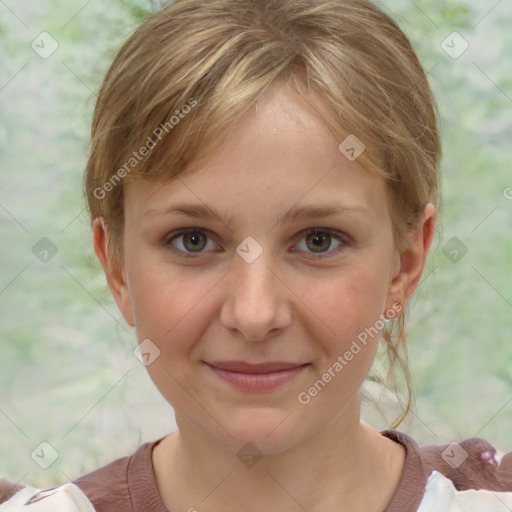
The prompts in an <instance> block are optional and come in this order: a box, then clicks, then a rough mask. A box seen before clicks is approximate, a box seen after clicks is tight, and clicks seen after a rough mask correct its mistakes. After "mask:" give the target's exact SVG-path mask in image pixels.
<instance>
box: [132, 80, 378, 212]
mask: <svg viewBox="0 0 512 512" xmlns="http://www.w3.org/2000/svg"><path fill="white" fill-rule="evenodd" d="M340 142H341V141H339V140H338V139H337V137H336V136H335V135H334V134H333V132H332V131H331V130H330V128H329V126H328V125H327V124H326V123H325V122H324V120H323V118H322V115H321V110H320V109H318V108H317V105H314V106H311V105H310V104H308V103H307V102H306V101H305V100H304V99H303V98H301V97H300V96H299V95H298V94H297V93H296V92H295V91H294V90H293V89H291V88H290V87H288V86H286V85H284V84H281V85H280V86H278V87H275V88H273V89H271V90H269V91H268V93H267V94H265V95H264V96H263V97H261V98H260V100H259V102H258V103H256V104H255V105H253V107H252V108H250V109H248V110H247V111H246V112H245V113H244V114H243V115H242V116H241V117H240V118H239V119H238V120H237V121H236V122H235V123H234V124H233V125H232V127H231V132H230V134H229V136H228V138H227V140H226V141H225V143H224V144H223V145H222V146H221V147H219V148H217V150H216V151H215V152H214V153H213V154H212V155H210V156H209V157H208V158H207V159H204V160H203V161H201V162H199V161H198V162H195V163H194V164H193V165H192V166H191V167H190V168H189V169H188V170H187V171H186V172H185V173H183V174H181V175H180V176H179V177H178V178H176V179H173V180H172V181H166V180H165V179H159V180H157V181H154V180H152V181H149V180H140V181H137V182H129V183H126V184H125V185H126V197H125V198H126V207H127V210H130V209H131V210H132V212H133V213H134V214H135V215H136V216H141V215H143V214H144V213H146V212H147V211H148V210H149V209H152V210H155V209H159V208H162V207H164V208H165V206H166V205H168V204H169V202H170V201H172V202H189V203H190V202H192V201H193V202H194V203H196V204H197V203H203V204H204V205H205V206H209V205H210V206H211V207H214V208H216V209H224V210H226V211H227V210H230V209H231V210H233V213H234V215H236V216H241V217H244V216H247V217H249V216H260V217H261V216H264V215H265V214H267V213H268V212H269V211H272V212H276V211H283V209H286V210H288V209H289V208H290V207H291V206H293V205H294V204H297V205H298V206H300V203H303V204H312V203H314V204H316V205H318V204H327V203H329V204H333V203H338V204H344V205H348V206H354V207H357V206H359V207H360V209H362V208H366V209H368V210H369V211H370V212H372V213H373V215H374V216H379V215H386V214H387V205H386V196H387V194H386V191H385V182H384V180H383V178H381V177H380V176H377V175H376V174H375V173H372V172H370V171H368V170H366V169H365V168H363V167H362V166H361V165H359V164H358V162H357V160H354V161H350V160H349V159H347V158H346V156H345V154H344V153H342V152H341V151H340V150H339V144H340ZM286 207H288V208H286ZM126 213H127V216H128V211H127V212H126ZM274 216H275V213H274ZM234 220H236V219H234Z"/></svg>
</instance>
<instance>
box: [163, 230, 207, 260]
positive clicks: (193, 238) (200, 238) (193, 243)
mask: <svg viewBox="0 0 512 512" xmlns="http://www.w3.org/2000/svg"><path fill="white" fill-rule="evenodd" d="M180 239H182V240H183V241H180V243H178V245H180V246H181V247H183V248H184V249H182V248H178V249H176V247H175V246H174V245H173V242H174V241H175V240H178V241H179V240H180ZM207 239H208V235H207V234H206V233H205V231H202V230H201V229H199V228H188V229H181V230H179V231H176V232H174V233H172V235H171V237H170V238H169V239H168V240H167V242H166V244H165V245H169V246H170V249H171V250H172V251H173V252H175V253H177V254H178V255H179V256H183V257H184V258H194V254H201V251H202V250H203V249H204V248H205V247H206V245H207V243H206V240H207ZM187 251H191V252H187Z"/></svg>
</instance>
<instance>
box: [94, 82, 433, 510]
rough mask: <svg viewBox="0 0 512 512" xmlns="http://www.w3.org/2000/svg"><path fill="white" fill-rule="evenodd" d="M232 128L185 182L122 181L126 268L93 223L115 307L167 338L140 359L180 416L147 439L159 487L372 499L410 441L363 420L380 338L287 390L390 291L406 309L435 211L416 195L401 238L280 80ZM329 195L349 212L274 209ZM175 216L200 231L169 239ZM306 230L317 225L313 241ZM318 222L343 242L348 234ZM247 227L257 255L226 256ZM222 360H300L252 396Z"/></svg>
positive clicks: (386, 300) (381, 502) (267, 499)
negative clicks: (419, 211)
mask: <svg viewBox="0 0 512 512" xmlns="http://www.w3.org/2000/svg"><path fill="white" fill-rule="evenodd" d="M234 128H235V129H234V130H233V131H232V133H231V135H230V137H229V138H228V140H227V141H226V143H225V145H224V146H222V147H221V148H220V149H219V150H218V151H217V152H216V153H215V154H214V155H213V156H211V157H210V158H209V159H208V160H207V161H206V162H205V163H203V164H202V165H200V166H198V167H197V168H194V169H192V171H191V172H187V173H186V174H183V175H181V176H180V177H179V179H176V180H173V181H171V182H160V183H157V182H150V181H146V180H144V181H140V182H136V183H128V182H127V183H125V184H124V187H125V198H126V202H125V230H124V252H123V261H122V264H121V266H120V267H114V266H113V265H112V261H111V256H110V253H109V250H108V246H107V237H108V230H107V229H106V226H105V224H104V223H103V222H102V220H101V219H97V220H96V221H95V222H94V224H93V237H94V249H95V251H96V254H97V256H98V258H99V260H100V262H101V264H102V266H103V269H104V271H105V275H106V278H107V282H108V285H109V287H110V290H111V292H112V294H113V297H114V299H115V301H116V303H117V305H118V307H119V309H120V311H121V312H122V314H123V316H124V318H125V320H126V322H127V323H128V324H129V325H131V326H134V327H135V328H136V331H137V337H138V339H139V341H142V340H144V339H146V338H148V339H151V340H152V342H153V343H155V344H156V345H157V346H158V347H159V349H160V351H161V354H160V357H158V358H157V359H156V360H155V361H154V362H153V363H152V364H151V365H150V366H149V367H148V371H149V374H150V377H151V378H152V380H153V382H154V383H155V385H156V386H157V387H158V389H159V391H160V392H161V393H162V395H163V396H164V397H165V399H166V400H167V401H168V402H169V403H170V404H171V405H172V406H173V408H174V411H175V415H176V422H177V425H178V428H179V431H178V432H175V433H173V434H171V435H169V436H167V437H166V438H165V439H164V440H163V441H162V442H161V443H160V444H158V445H157V446H156V448H155V450H154V452H153V465H154V472H155V477H156V481H157V486H158V489H159V492H160V494H161V496H162V500H163V502H164V504H165V506H166V507H167V508H168V509H169V510H170V511H173V512H174V511H187V510H189V509H191V508H195V509H196V510H197V511H199V512H220V511H222V512H231V511H233V512H234V511H239V510H246V511H250V512H264V511H265V512H266V511H268V510H278V511H280V512H301V511H303V510H307V511H308V512H319V511H322V512H325V511H332V512H334V511H339V510H350V511H363V510H364V511H365V512H368V511H374V512H382V511H383V510H384V509H385V508H386V506H387V505H388V504H389V502H390V500H391V498H392V496H393V494H394V492H395V490H396V488H397V486H398V483H399V480H400V477H401V475H402V471H403V466H404V461H405V453H404V450H403V448H402V447H401V446H400V445H398V444H397V443H395V442H393V441H391V440H389V439H387V438H385V437H384V436H382V435H381V434H380V433H379V432H378V431H377V430H375V429H373V428H372V427H370V426H368V425H366V424H364V423H362V422H361V420H360V395H359V388H360V386H361V384H362V383H363V381H364V379H365V378H366V376H367V375H368V372H369V370H370V368H371V366H372V364H373V361H374V358H375V355H376V352H377V348H378V342H379V341H378V340H379V337H378V336H376V337H374V338H373V339H370V340H369V342H368V344H367V345H366V346H364V347H363V348H362V350H361V351H360V352H359V353H358V354H357V355H356V356H354V358H353V359H352V360H351V361H350V363H349V364H348V365H347V366H346V367H345V368H344V369H343V371H341V372H340V373H339V374H337V375H336V377H335V378H333V379H332V380H331V381H330V382H329V383H328V385H327V386H325V388H324V389H323V390H322V391H321V392H320V393H318V395H317V396H315V397H314V398H313V399H312V400H311V401H310V403H308V404H307V405H303V404H301V403H300V402H299V401H298V399H297V396H298V394H299V393H300V392H303V391H306V390H307V389H308V388H310V387H311V386H312V385H313V383H314V382H315V381H317V380H318V379H320V378H321V376H322V374H323V373H324V372H325V371H326V370H327V368H329V367H330V366H332V364H333V362H334V361H335V360H336V358H337V357H338V356H339V355H342V354H344V353H345V351H346V350H347V349H348V348H349V347H350V345H351V343H352V341H353V340H354V339H356V337H357V335H358V334H359V333H360V332H361V331H362V330H363V329H364V328H365V327H369V326H372V325H375V323H376V320H377V319H378V318H379V315H381V314H383V313H384V312H385V311H386V310H389V309H390V308H392V306H393V304H397V303H399V304H401V305H402V307H404V308H405V306H406V304H407V302H408V300H409V299H410V297H411V295H412V294H413V292H414V290H415V289H416V287H417V285H418V283H419V281H420V278H421V275H422V272H423V269H424V265H425V261H426V258H427V255H428V251H429V248H430V245H431V242H432V239H433V235H434V229H435V221H436V210H435V207H434V206H433V205H432V204H428V205H427V206H426V207H425V210H424V213H423V217H422V218H421V220H420V222H419V224H418V227H417V230H416V231H415V232H414V233H412V234H411V235H412V247H411V249H409V250H406V251H403V252H402V253H400V252H398V250H397V249H396V247H395V244H394V241H393V234H392V224H391V217H390V212H389V204H388V199H387V190H386V185H385V182H384V181H383V179H382V178H380V177H377V176H376V175H375V174H372V173H370V172H369V171H367V170H365V169H364V168H363V167H361V166H360V165H359V164H358V162H357V160H355V161H353V162H351V161H349V160H348V159H347V158H345V156H344V155H343V154H342V153H341V152H340V151H339V150H338V144H339V143H340V141H339V140H337V139H336V137H334V135H333V134H332V132H331V131H330V130H329V129H328V127H327V126H326V125H325V123H324V122H323V121H322V117H321V116H319V115H318V113H317V111H315V110H313V109H312V108H311V107H310V106H309V105H308V103H306V102H305V101H304V100H303V99H302V98H300V96H298V95H297V94H296V93H295V92H294V91H293V90H291V89H290V88H288V87H286V86H280V87H275V88H274V89H272V90H270V91H269V92H268V93H267V94H266V95H265V96H264V97H262V98H261V100H260V102H259V104H258V106H257V108H256V107H253V108H252V109H250V110H249V111H247V112H246V113H244V115H243V116H242V118H240V119H239V120H238V121H237V123H236V126H235V127H234ZM177 203H193V204H201V205H203V206H204V205H207V206H208V207H212V208H214V209H218V210H222V212H225V213H226V215H227V216H228V217H230V218H231V226H230V227H228V225H227V223H225V222H223V221H220V220H216V219H207V218H191V217H187V216H185V215H183V214H180V215H176V214H169V213H167V214H162V213H160V214H149V213H147V212H148V210H150V209H153V208H162V207H166V206H173V205H175V204H177ZM332 203H338V204H343V205H350V206H352V207H354V206H356V207H357V208H358V209H353V210H350V211H349V210H344V211H341V212H340V213H337V214H334V215H331V216H329V217H325V218H311V217H308V218H299V219H295V220H289V219H288V220H286V221H285V222H283V223H278V222H277V221H278V220H280V219H281V218H282V217H283V215H284V213H285V212H287V211H288V210H289V209H290V208H292V207H296V208H297V207H302V206H305V205H319V206H325V205H327V204H332ZM181 228H197V230H198V231H200V233H196V238H195V239H194V242H195V244H196V245H194V243H192V241H191V237H190V236H189V237H188V238H187V236H183V235H182V236H179V237H177V238H174V239H173V240H172V241H171V240H170V239H171V238H173V237H174V236H175V232H176V231H177V230H178V229H181ZM309 228H315V229H316V228H318V229H317V231H318V232H319V233H318V235H319V236H320V237H321V236H322V234H323V236H325V237H326V238H325V239H324V241H323V242H322V239H320V242H317V243H318V246H319V248H317V246H315V241H314V240H311V238H312V237H311V236H309V237H308V235H307V234H305V233H304V230H306V229H309ZM326 228H330V229H333V230H335V231H336V232H338V233H340V234H345V235H346V236H348V238H345V242H341V243H340V242H339V241H337V240H336V238H335V237H334V236H332V235H331V236H329V235H328V234H325V229H326ZM322 229H323V231H322ZM170 235H172V236H170ZM197 236H199V238H197ZM249 236H250V237H252V238H253V239H254V240H256V241H257V243H258V244H259V246H260V247H261V248H262V249H263V252H262V253H261V254H260V256H259V257H258V258H257V259H255V260H254V261H253V262H251V263H248V262H247V261H246V260H244V259H243V258H242V257H240V256H239V254H238V253H237V252H236V248H237V247H238V246H239V245H240V244H241V243H242V241H244V240H245V239H246V238H247V237H249ZM313 238H314V237H313ZM329 242H330V244H329ZM166 243H167V245H166ZM170 247H173V248H174V249H175V251H176V252H172V251H171V249H170ZM196 247H197V248H196ZM338 248H341V249H339V250H337V249H338ZM180 251H181V252H180ZM319 251H320V252H319ZM183 253H186V254H190V255H192V256H193V257H191V258H186V257H183V256H182V255H183ZM180 254H181V255H180ZM315 255H317V256H319V257H318V258H317V259H314V257H315ZM221 359H223V360H245V361H249V362H267V361H276V360H279V361H292V362H298V363H300V364H302V363H310V364H309V366H308V367H307V368H306V370H305V371H304V372H302V373H301V374H300V375H298V376H297V377H296V378H295V379H293V380H292V381H290V382H287V383H286V384H284V385H283V386H281V387H280V388H277V389H275V390H271V391H266V392H264V393H261V392H260V393H258V392H250V391H241V390H239V389H236V388H233V387H232V386H231V385H230V384H227V383H225V382H224V381H221V380H220V379H219V378H218V377H217V376H216V375H212V373H211V372H210V371H207V369H205V366H204V364H203V363H202V361H213V360H221ZM247 442H251V443H252V444H253V445H255V446H256V447H257V448H258V450H259V452H260V453H261V454H262V458H261V459H260V460H259V461H258V462H257V463H256V464H255V465H254V466H252V467H246V466H245V465H244V464H242V463H241V461H240V460H239V459H238V457H237V452H238V451H239V450H240V449H241V448H242V446H244V445H245V444H246V443H247ZM203 500H204V501H203Z"/></svg>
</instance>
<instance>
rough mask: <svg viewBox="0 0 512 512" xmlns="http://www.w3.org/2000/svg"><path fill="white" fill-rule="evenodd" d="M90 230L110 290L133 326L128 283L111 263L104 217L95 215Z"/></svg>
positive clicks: (123, 274)
mask: <svg viewBox="0 0 512 512" xmlns="http://www.w3.org/2000/svg"><path fill="white" fill-rule="evenodd" d="M92 230H93V245H94V252H95V253H96V256H97V257H98V260H99V261H100V263H101V266H102V267H103V272H104V273H105V278H106V280H107V284H108V287H109V288H110V292H111V293H112V296H113V297H114V300H115V301H116V304H117V307H118V308H119V310H120V311H121V313H122V315H123V317H124V319H125V321H126V323H127V324H128V325H129V326H131V327H134V326H135V321H134V316H133V308H132V304H131V298H130V294H129V290H128V284H127V282H126V279H125V273H124V272H123V270H122V269H121V268H117V266H115V265H114V264H113V261H112V255H111V252H110V247H109V238H108V229H107V224H106V222H105V219H104V218H103V217H96V218H95V219H94V221H93V225H92Z"/></svg>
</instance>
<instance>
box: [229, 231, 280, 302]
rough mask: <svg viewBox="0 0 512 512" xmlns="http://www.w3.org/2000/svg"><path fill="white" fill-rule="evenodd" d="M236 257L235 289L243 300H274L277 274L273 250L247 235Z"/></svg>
mask: <svg viewBox="0 0 512 512" xmlns="http://www.w3.org/2000/svg"><path fill="white" fill-rule="evenodd" d="M236 253H237V254H236V257H235V258H234V262H233V265H234V270H235V276H234V279H233V280H234V283H233V285H234V286H233V289H234V290H235V293H236V295H237V297H238V298H239V299H240V298H241V299H243V300H249V301H251V300H252V299H254V300H258V301H265V302H267V301H269V300H274V297H273V295H274V293H275V291H276V290H275V288H276V287H275V283H274V281H275V276H274V274H273V272H271V271H270V269H269V268H272V261H271V251H270V250H268V249H265V248H264V247H263V245H261V244H260V243H259V242H257V241H256V240H255V239H254V238H253V237H247V238H246V239H245V240H244V241H243V242H242V243H240V244H239V246H238V247H237V249H236Z"/></svg>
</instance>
